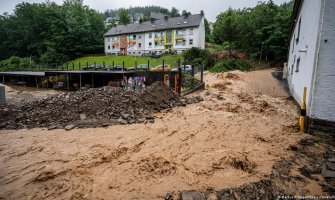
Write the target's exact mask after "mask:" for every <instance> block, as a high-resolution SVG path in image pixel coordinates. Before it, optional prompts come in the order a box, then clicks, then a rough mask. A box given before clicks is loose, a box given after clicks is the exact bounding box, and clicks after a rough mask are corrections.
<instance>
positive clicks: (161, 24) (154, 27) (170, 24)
mask: <svg viewBox="0 0 335 200" xmlns="http://www.w3.org/2000/svg"><path fill="white" fill-rule="evenodd" d="M202 18H203V15H202V14H196V15H190V16H188V17H172V18H171V17H169V18H165V19H159V20H153V21H147V22H143V23H133V24H127V25H118V26H116V27H112V28H111V29H110V30H109V31H108V32H107V33H105V36H113V35H122V34H129V33H141V32H149V31H158V30H165V29H174V28H186V27H196V26H199V25H200V23H201V20H202Z"/></svg>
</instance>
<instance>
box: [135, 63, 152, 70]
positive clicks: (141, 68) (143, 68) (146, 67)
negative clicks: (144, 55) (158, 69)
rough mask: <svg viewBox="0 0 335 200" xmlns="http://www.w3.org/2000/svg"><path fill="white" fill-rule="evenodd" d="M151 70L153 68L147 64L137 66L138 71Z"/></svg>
mask: <svg viewBox="0 0 335 200" xmlns="http://www.w3.org/2000/svg"><path fill="white" fill-rule="evenodd" d="M150 69H151V66H150V65H149V66H148V65H147V64H139V65H137V70H150Z"/></svg>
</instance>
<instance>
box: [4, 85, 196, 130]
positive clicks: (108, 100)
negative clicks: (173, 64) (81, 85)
mask: <svg viewBox="0 0 335 200" xmlns="http://www.w3.org/2000/svg"><path fill="white" fill-rule="evenodd" d="M201 100H202V99H201V98H199V97H196V98H192V99H180V98H179V97H178V96H177V95H176V94H175V93H174V92H173V91H171V90H166V89H164V86H163V84H162V83H161V82H156V83H154V84H153V85H151V86H149V87H147V88H145V89H143V90H142V91H140V92H138V91H129V90H124V89H122V88H113V87H104V88H92V89H88V90H82V91H77V92H69V93H61V94H59V95H54V96H51V97H46V98H44V99H42V100H37V101H33V102H29V103H26V104H23V105H19V106H18V105H7V106H2V107H0V128H1V129H20V128H35V127H48V128H49V129H55V128H65V129H72V128H74V127H75V126H78V127H96V126H108V125H113V124H133V123H143V122H147V121H148V122H154V117H153V116H152V113H153V112H158V111H161V110H163V109H168V108H172V107H175V106H185V105H186V104H187V103H197V102H199V101H201Z"/></svg>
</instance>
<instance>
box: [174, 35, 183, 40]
mask: <svg viewBox="0 0 335 200" xmlns="http://www.w3.org/2000/svg"><path fill="white" fill-rule="evenodd" d="M184 39H185V36H183V35H176V40H184Z"/></svg>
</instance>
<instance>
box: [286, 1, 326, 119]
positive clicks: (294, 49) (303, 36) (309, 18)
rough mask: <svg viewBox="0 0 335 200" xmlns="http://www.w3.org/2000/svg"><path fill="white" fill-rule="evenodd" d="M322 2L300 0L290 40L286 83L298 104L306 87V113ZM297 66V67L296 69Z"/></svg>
mask: <svg viewBox="0 0 335 200" xmlns="http://www.w3.org/2000/svg"><path fill="white" fill-rule="evenodd" d="M322 2H323V0H318V1H315V0H304V1H302V6H301V9H300V13H299V15H298V18H297V22H296V25H295V27H294V29H293V33H292V37H291V40H290V50H289V57H288V84H289V88H290V92H291V94H292V96H293V97H294V99H295V100H296V101H297V102H298V103H299V104H301V103H302V99H303V91H304V87H307V102H306V105H307V115H309V114H310V102H311V101H310V100H311V92H312V90H313V89H312V86H313V85H312V79H313V70H314V65H315V59H316V52H317V41H318V34H319V27H320V12H321V5H322ZM300 19H301V25H300V34H299V31H298V29H299V20H300ZM297 38H299V41H298V42H297V41H296V39H297ZM298 59H300V64H298V62H297V61H298ZM298 65H299V66H298ZM297 67H299V69H298V70H297Z"/></svg>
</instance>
